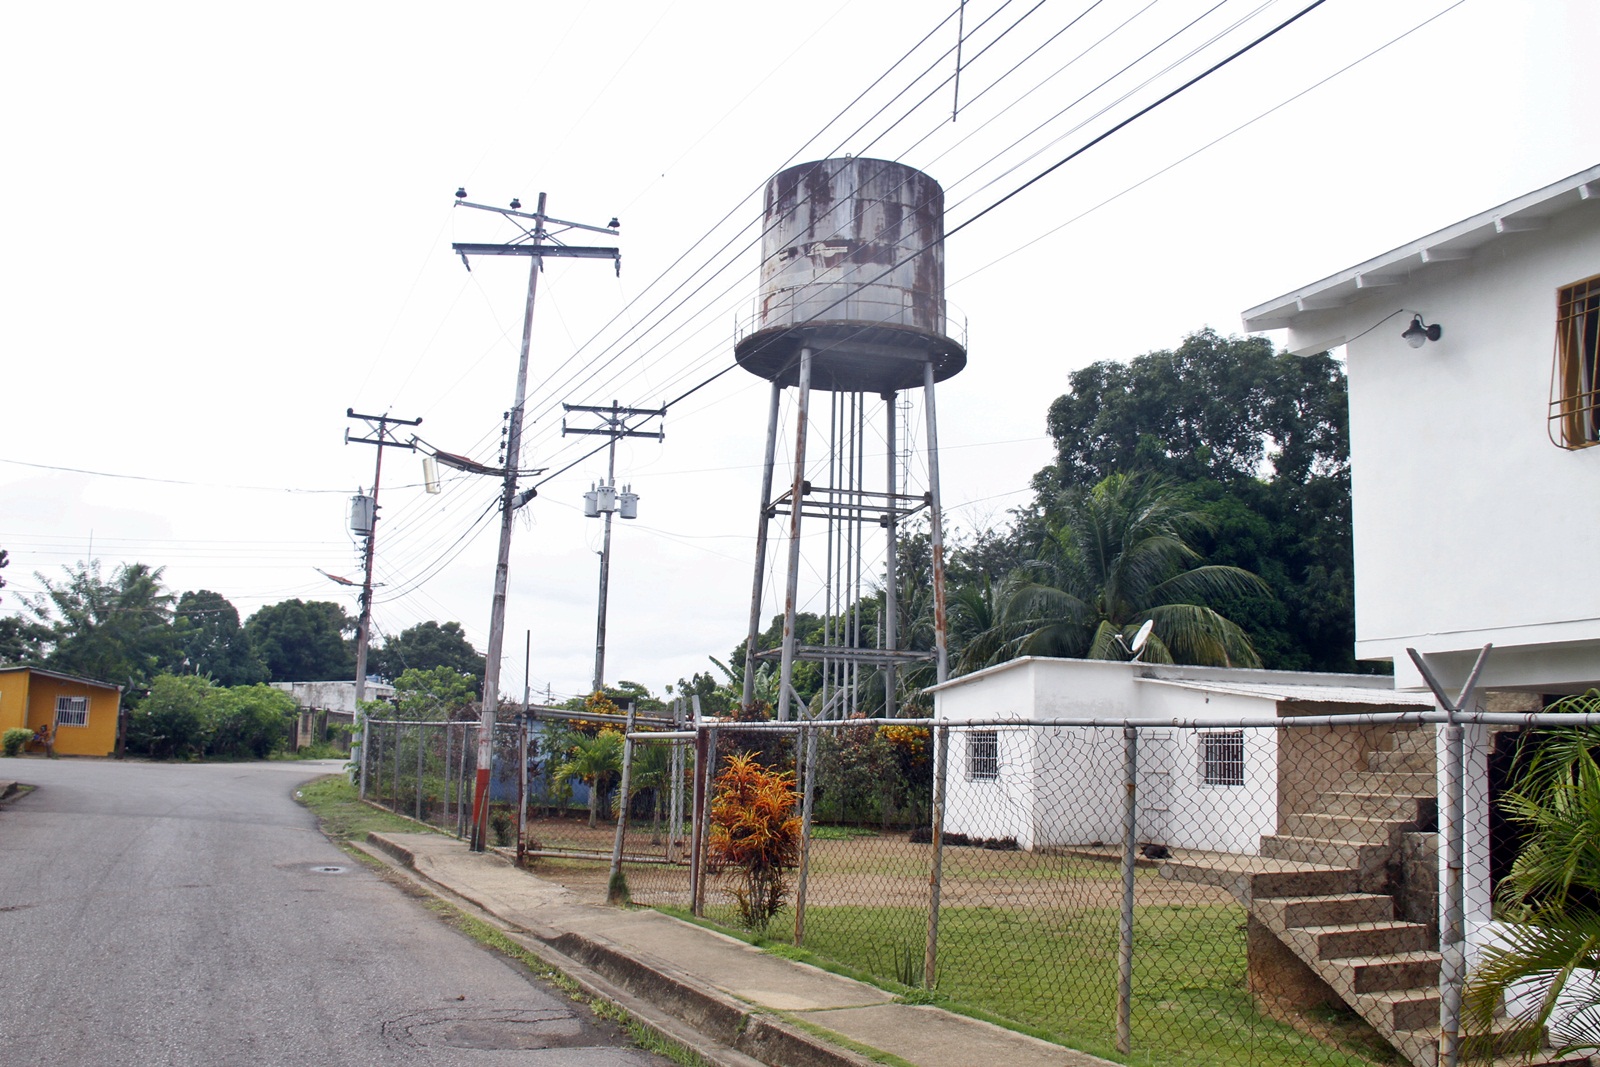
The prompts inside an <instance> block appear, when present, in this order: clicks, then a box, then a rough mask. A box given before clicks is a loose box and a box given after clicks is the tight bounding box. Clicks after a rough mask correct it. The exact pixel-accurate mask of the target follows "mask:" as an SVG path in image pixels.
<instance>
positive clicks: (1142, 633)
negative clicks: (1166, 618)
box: [1130, 619, 1156, 659]
mask: <svg viewBox="0 0 1600 1067" xmlns="http://www.w3.org/2000/svg"><path fill="white" fill-rule="evenodd" d="M1155 628H1156V623H1155V620H1154V619H1146V620H1145V621H1144V625H1143V626H1141V627H1139V632H1138V633H1136V634H1134V635H1133V644H1132V646H1130V647H1131V648H1132V649H1133V658H1134V659H1138V658H1139V653H1141V652H1143V651H1144V646H1145V645H1146V644H1147V643H1148V642H1149V640H1150V631H1151V630H1154V629H1155Z"/></svg>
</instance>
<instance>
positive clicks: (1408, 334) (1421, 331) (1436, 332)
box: [1400, 315, 1444, 348]
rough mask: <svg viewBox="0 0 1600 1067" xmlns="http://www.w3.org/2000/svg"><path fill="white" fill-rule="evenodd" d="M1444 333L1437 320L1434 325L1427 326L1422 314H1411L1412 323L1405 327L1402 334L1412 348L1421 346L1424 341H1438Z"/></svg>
mask: <svg viewBox="0 0 1600 1067" xmlns="http://www.w3.org/2000/svg"><path fill="white" fill-rule="evenodd" d="M1443 334H1444V330H1443V329H1442V328H1440V326H1439V324H1438V323H1437V322H1436V323H1434V324H1433V325H1432V326H1425V325H1423V322H1422V316H1421V315H1413V316H1411V325H1410V326H1407V327H1406V328H1405V332H1404V333H1402V334H1401V335H1400V336H1401V337H1404V338H1405V339H1406V344H1408V345H1410V346H1411V347H1412V348H1421V347H1422V343H1423V342H1424V341H1437V340H1438V339H1439V338H1440V336H1442V335H1443Z"/></svg>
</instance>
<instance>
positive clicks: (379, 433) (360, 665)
mask: <svg viewBox="0 0 1600 1067" xmlns="http://www.w3.org/2000/svg"><path fill="white" fill-rule="evenodd" d="M344 414H345V418H347V419H360V420H362V421H363V422H365V423H366V424H367V427H368V429H370V430H371V431H372V436H371V437H351V436H350V431H349V430H348V429H346V430H345V432H344V443H345V444H347V445H350V444H356V445H374V446H376V447H377V449H378V460H377V463H376V464H374V466H373V469H372V521H371V522H370V523H369V524H368V525H367V544H366V551H365V553H364V555H365V556H366V564H365V566H366V571H365V577H363V578H362V581H361V621H360V623H359V624H358V626H357V628H356V706H357V707H358V708H359V707H360V703H361V701H363V700H365V699H366V696H367V645H368V643H369V642H370V641H371V639H372V560H373V553H374V552H375V551H376V550H377V547H378V483H379V482H381V481H382V480H383V450H384V449H385V448H405V449H413V450H414V449H415V448H416V447H417V446H416V443H415V442H414V441H409V442H408V441H397V440H395V438H394V433H393V431H391V430H390V427H391V426H421V425H422V420H421V419H394V418H390V417H389V416H388V415H387V414H384V415H359V414H357V413H356V410H355V409H354V408H345V409H344Z"/></svg>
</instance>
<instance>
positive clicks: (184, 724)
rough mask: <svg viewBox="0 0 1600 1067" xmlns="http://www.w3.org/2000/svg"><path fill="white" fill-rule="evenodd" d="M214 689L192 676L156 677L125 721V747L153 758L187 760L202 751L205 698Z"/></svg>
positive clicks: (207, 682) (209, 683) (204, 729)
mask: <svg viewBox="0 0 1600 1067" xmlns="http://www.w3.org/2000/svg"><path fill="white" fill-rule="evenodd" d="M212 690H213V686H212V685H211V682H210V681H209V680H207V679H205V678H198V677H196V676H194V675H192V674H191V675H175V674H161V675H157V676H156V678H155V680H154V681H153V682H151V683H150V695H149V696H147V697H145V698H144V700H143V701H142V702H141V703H140V704H139V706H138V708H136V709H134V712H133V714H132V716H130V717H129V720H128V747H129V748H131V749H133V750H134V751H135V752H145V753H148V754H149V755H151V756H153V757H155V758H156V759H172V758H174V757H176V758H179V759H187V758H189V757H192V756H198V755H200V754H201V753H202V752H204V751H205V745H206V739H207V733H208V731H207V729H206V711H205V705H206V699H207V697H209V696H210V695H211V692H212Z"/></svg>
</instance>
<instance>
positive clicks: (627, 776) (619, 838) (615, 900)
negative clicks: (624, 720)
mask: <svg viewBox="0 0 1600 1067" xmlns="http://www.w3.org/2000/svg"><path fill="white" fill-rule="evenodd" d="M632 782H633V702H632V701H629V703H628V725H627V729H626V730H625V731H624V732H623V735H622V783H621V784H620V785H619V786H618V787H617V833H616V836H615V837H614V838H612V841H611V875H610V877H609V878H607V879H606V903H607V904H625V903H627V899H628V894H627V892H626V889H625V887H624V885H623V882H622V842H623V841H624V839H626V837H627V834H628V799H629V798H628V787H629V786H630V785H631V784H632Z"/></svg>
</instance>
